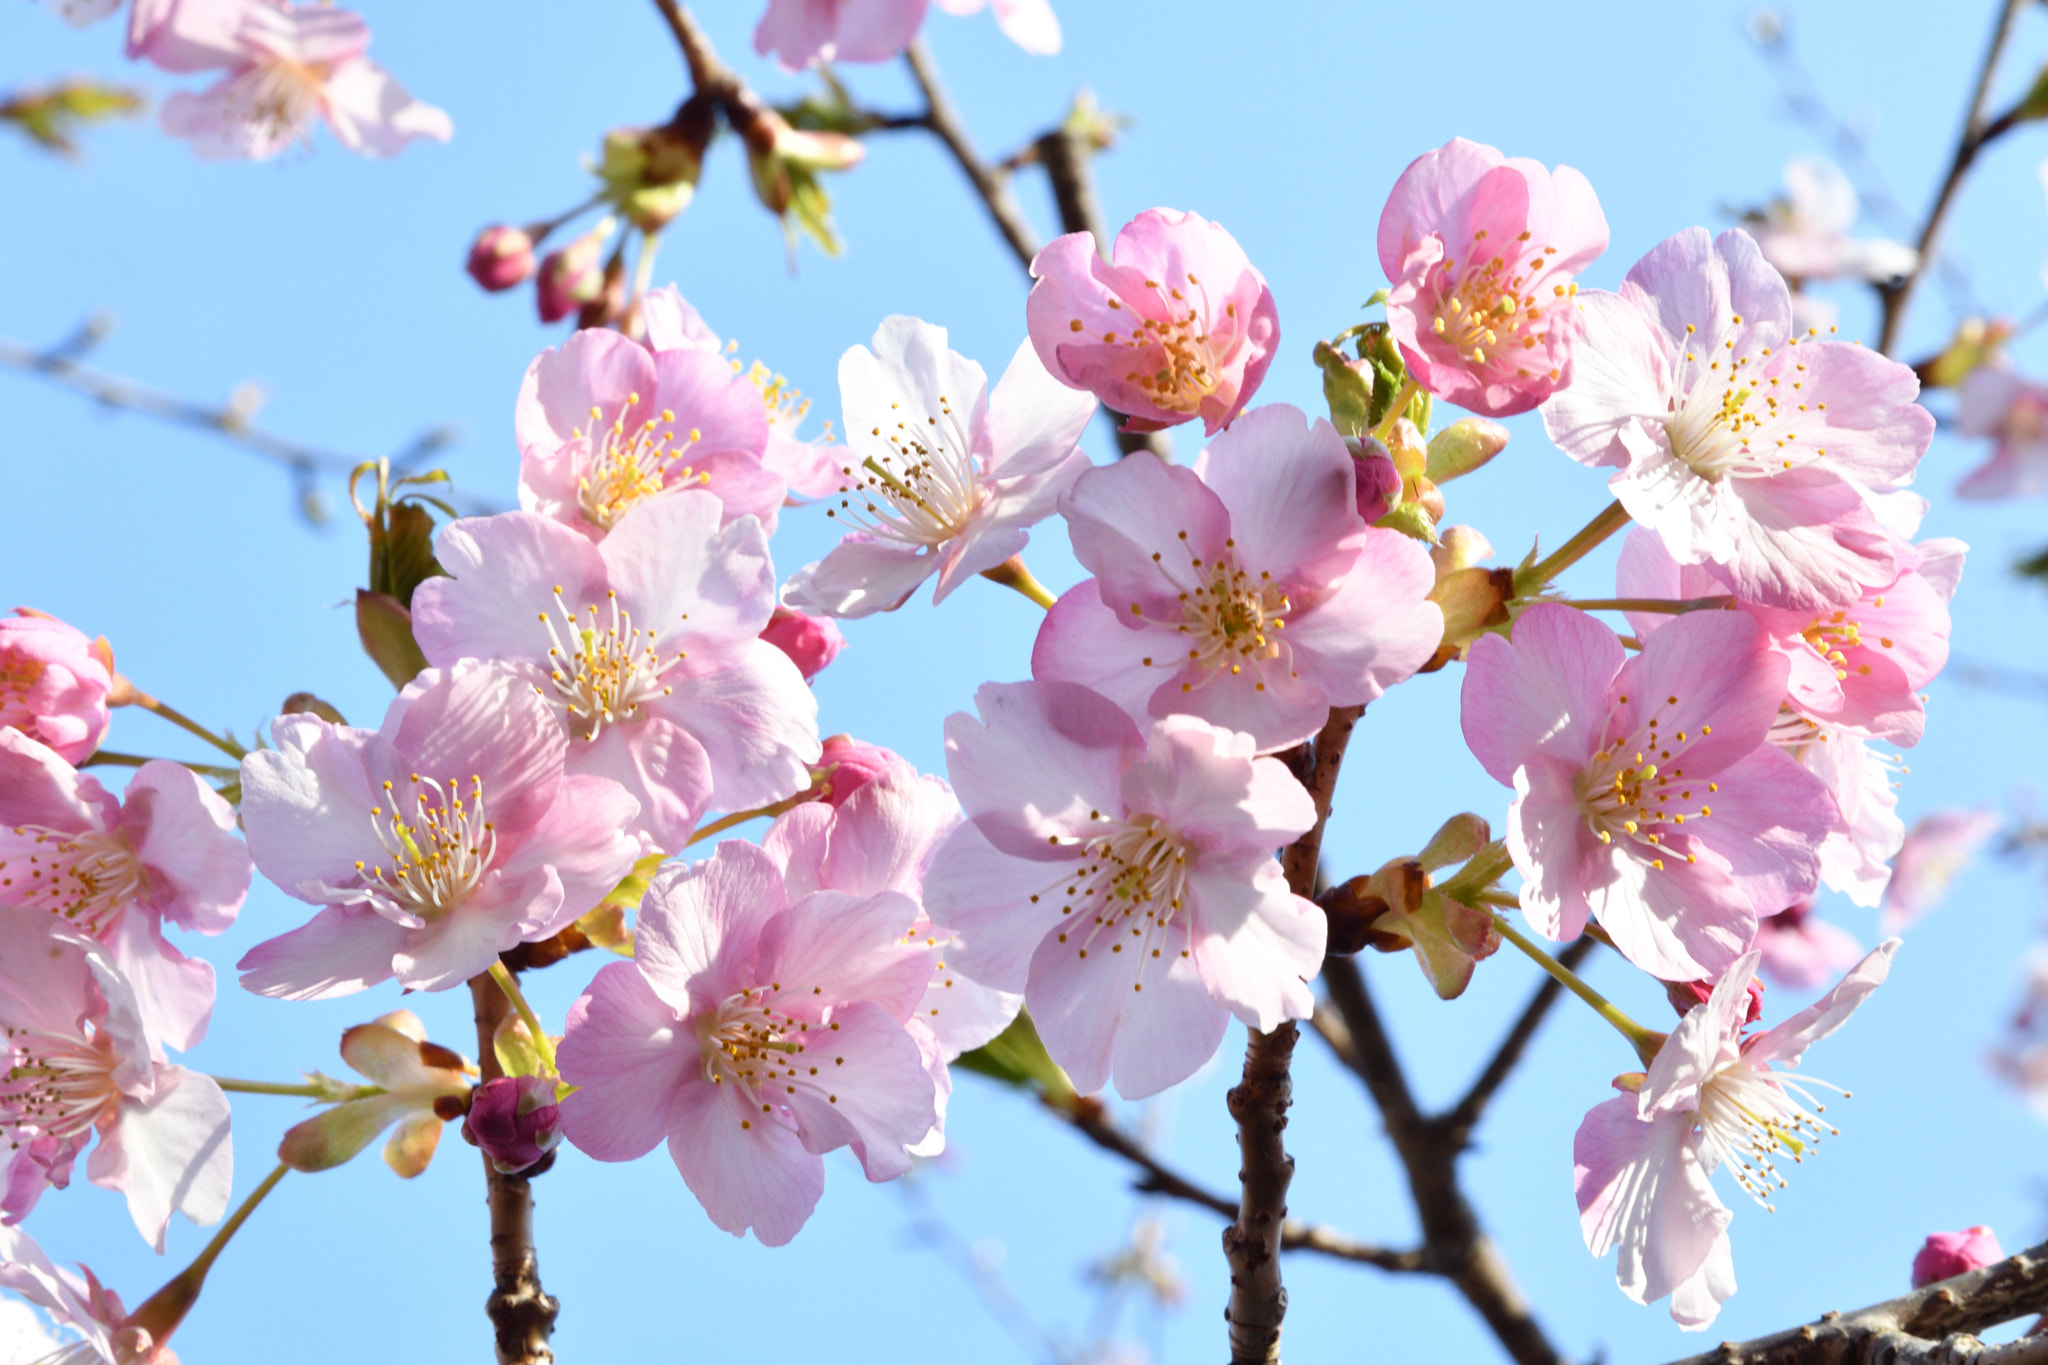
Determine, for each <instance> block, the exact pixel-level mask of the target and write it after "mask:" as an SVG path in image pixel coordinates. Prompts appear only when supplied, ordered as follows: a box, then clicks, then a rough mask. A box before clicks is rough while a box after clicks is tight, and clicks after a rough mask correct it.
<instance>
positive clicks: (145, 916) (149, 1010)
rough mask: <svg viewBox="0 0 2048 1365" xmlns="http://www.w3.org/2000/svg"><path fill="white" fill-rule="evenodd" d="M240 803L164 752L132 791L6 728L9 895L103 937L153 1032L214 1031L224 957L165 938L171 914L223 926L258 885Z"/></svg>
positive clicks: (4, 877)
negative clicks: (209, 957) (242, 831)
mask: <svg viewBox="0 0 2048 1365" xmlns="http://www.w3.org/2000/svg"><path fill="white" fill-rule="evenodd" d="M249 873H250V867H249V851H248V849H247V848H246V847H244V846H243V844H242V841H241V840H240V839H239V838H237V837H235V811H234V807H232V806H230V805H229V804H228V803H227V802H226V801H223V800H222V799H221V798H220V797H219V796H218V795H216V794H215V793H214V791H213V789H212V788H211V787H209V786H207V785H206V784H205V783H204V782H202V781H200V780H199V778H198V777H197V776H196V775H195V774H194V773H193V772H192V770H191V769H189V768H187V767H185V766H184V765H182V764H178V763H171V762H168V761H166V760H164V759H152V760H150V761H149V762H148V763H145V764H143V765H142V766H141V767H140V768H138V769H136V771H135V775H134V776H133V777H131V778H130V779H129V780H128V786H127V789H126V790H125V791H124V792H123V793H122V795H121V796H120V797H118V798H117V797H115V796H114V795H113V794H111V793H110V792H108V791H107V789H106V788H104V787H102V786H101V785H100V784H99V782H98V781H97V780H95V779H94V778H91V777H88V776H86V775H85V774H83V773H80V772H78V771H76V770H75V769H73V768H72V767H71V765H70V764H68V763H66V762H64V761H63V760H62V759H61V758H59V757H58V756H57V755H56V754H55V753H54V752H52V751H51V750H49V749H46V748H44V747H43V746H42V745H40V744H37V743H36V742H35V741H34V740H31V739H29V738H27V737H26V736H24V735H22V734H20V733H18V732H15V731H8V730H0V902H7V903H11V904H14V905H19V906H24V907H26V908H28V909H32V910H41V911H44V912H46V914H47V915H50V916H54V917H55V921H56V923H58V924H59V925H60V926H61V927H63V928H65V929H68V930H70V931H71V932H74V933H77V934H81V935H84V936H87V937H90V938H94V939H97V940H98V941H99V942H101V943H102V944H104V945H105V946H106V949H107V952H108V954H109V955H110V956H111V957H112V958H113V960H114V962H115V963H116V964H117V965H118V966H119V967H120V969H121V972H122V974H123V976H125V977H126V978H127V982H128V987H129V989H130V990H132V991H133V992H134V994H135V996H136V998H137V1000H138V1001H139V1002H140V1007H141V1009H142V1012H143V1016H144V1018H145V1020H146V1021H147V1023H148V1026H149V1028H150V1031H151V1033H152V1034H153V1036H155V1037H156V1038H158V1039H159V1040H160V1041H162V1042H163V1043H164V1044H165V1045H167V1046H169V1047H174V1048H177V1049H178V1050H179V1051H181V1052H182V1051H188V1050H190V1049H191V1048H194V1047H196V1046H198V1044H199V1040H200V1039H202V1038H204V1037H205V1036H206V1025H207V1020H208V1018H209V1016H210V1015H211V1014H212V1012H213V991H214V986H213V966H212V964H210V963H208V962H205V961H202V960H200V959H198V958H188V957H186V956H185V955H184V954H183V953H181V952H179V951H178V950H177V949H176V948H174V947H172V946H171V945H170V944H169V943H168V942H166V941H165V939H164V933H163V922H164V920H166V919H168V920H170V921H171V922H173V923H174V924H176V925H178V926H179V927H180V928H182V929H189V930H192V931H194V932H196V933H201V934H218V933H220V932H222V931H223V930H225V929H226V928H227V927H228V926H229V925H231V924H233V923H234V922H235V915H236V913H237V912H238V911H239V910H240V909H241V907H242V901H243V898H244V897H246V896H247V895H248V893H249Z"/></svg>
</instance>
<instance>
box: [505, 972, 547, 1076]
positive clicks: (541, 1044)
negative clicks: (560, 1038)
mask: <svg viewBox="0 0 2048 1365" xmlns="http://www.w3.org/2000/svg"><path fill="white" fill-rule="evenodd" d="M491 980H493V981H495V982H497V983H498V989H499V990H501V991H503V992H505V998H506V999H507V1000H510V1001H511V1002H512V1008H513V1009H515V1010H518V1011H519V1017H520V1019H521V1020H522V1021H523V1022H524V1023H525V1024H526V1028H527V1031H528V1032H529V1033H531V1034H532V1035H533V1045H534V1047H535V1048H536V1049H538V1050H539V1052H540V1060H541V1064H542V1065H544V1066H545V1067H547V1069H548V1071H549V1072H550V1073H552V1072H553V1071H554V1069H555V1044H554V1041H553V1040H552V1039H550V1038H549V1037H548V1031H547V1030H546V1029H544V1028H542V1027H541V1026H540V1016H539V1015H537V1014H535V1013H534V1012H533V1006H531V1005H529V1004H527V1003H526V997H525V995H523V994H521V992H520V990H519V980H518V978H517V977H515V976H513V975H512V973H511V972H510V971H509V970H507V969H506V967H505V964H504V963H502V962H493V963H492V964H491Z"/></svg>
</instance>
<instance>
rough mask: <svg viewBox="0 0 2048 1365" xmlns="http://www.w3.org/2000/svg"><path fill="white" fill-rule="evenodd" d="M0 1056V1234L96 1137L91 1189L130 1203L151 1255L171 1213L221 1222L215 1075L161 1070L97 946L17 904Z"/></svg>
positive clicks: (67, 1172) (2, 932)
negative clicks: (1, 1153) (0, 1176)
mask: <svg viewBox="0 0 2048 1365" xmlns="http://www.w3.org/2000/svg"><path fill="white" fill-rule="evenodd" d="M0 1054H4V1057H5V1066H4V1068H0V1134H4V1136H5V1137H6V1139H7V1141H8V1142H9V1143H10V1144H11V1145H12V1146H13V1147H14V1148H15V1149H16V1150H15V1153H14V1156H13V1158H12V1160H11V1161H10V1163H9V1165H8V1168H7V1189H6V1194H5V1198H4V1200H0V1211H4V1214H5V1221H6V1222H8V1223H16V1222H19V1221H20V1220H21V1219H22V1218H23V1217H25V1216H27V1214H28V1212H29V1210H30V1209H32V1208H34V1207H35V1204H36V1201H37V1199H38V1198H40V1197H41V1195H42V1192H43V1191H44V1190H45V1189H46V1188H49V1187H50V1186H55V1187H57V1188H59V1189H62V1188H64V1187H65V1186H66V1185H68V1184H69V1183H70V1178H71V1168H72V1164H73V1163H74V1162H75V1161H76V1160H77V1158H78V1155H79V1154H80V1153H81V1152H82V1151H84V1149H85V1146H86V1144H87V1143H88V1142H89V1141H90V1140H91V1138H92V1135H93V1134H94V1132H97V1133H98V1134H99V1139H100V1140H99V1145H98V1146H97V1147H96V1148H95V1149H94V1150H93V1153H92V1156H91V1157H90V1159H89V1160H88V1161H87V1163H86V1178H87V1179H89V1180H91V1181H92V1183H93V1184H95V1185H98V1186H100V1187H102V1188H104V1189H109V1190H119V1191H121V1192H122V1193H124V1194H125V1195H126V1196H127V1197H128V1213H129V1215H130V1216H131V1217H132V1218H133V1219H134V1220H135V1228H136V1231H138V1232H140V1233H141V1234H142V1237H143V1240H144V1241H146V1242H148V1243H150V1245H152V1246H154V1247H155V1248H156V1249H157V1251H158V1252H162V1251H163V1249H164V1229H165V1228H166V1227H167V1226H168V1225H169V1223H170V1219H171V1215H172V1214H173V1213H182V1214H184V1215H185V1216H186V1217H187V1218H189V1219H191V1220H192V1221H193V1222H195V1223H199V1224H201V1225H204V1224H207V1223H212V1222H215V1221H217V1220H218V1219H219V1218H220V1216H221V1214H222V1213H224V1212H226V1210H227V1201H228V1191H229V1188H230V1186H231V1184H232V1182H233V1176H234V1156H233V1152H232V1150H231V1147H230V1144H229V1141H228V1101H227V1097H226V1096H225V1095H223V1094H222V1093H221V1090H220V1087H219V1086H218V1085H216V1084H214V1082H213V1079H212V1078H211V1077H209V1076H205V1075H201V1074H200V1073H199V1072H196V1071H187V1070H186V1069H185V1068H183V1067H179V1066H171V1065H169V1064H168V1063H166V1062H165V1061H164V1060H163V1052H162V1049H161V1048H160V1047H159V1045H158V1043H157V1040H156V1039H155V1038H153V1037H152V1036H151V1034H150V1032H149V1027H148V1021H147V1019H146V1018H145V1017H144V1015H143V1013H142V1008H141V1002H140V1001H139V1000H137V999H136V996H135V992H134V990H133V989H131V987H130V986H129V984H128V980H127V978H126V977H124V976H123V975H122V974H121V969H120V968H119V967H118V966H117V965H115V962H114V960H113V957H112V956H111V955H110V954H109V953H108V952H107V950H106V949H105V948H103V947H102V946H101V945H100V944H98V943H97V942H95V941H93V940H92V939H88V938H84V937H81V936H79V935H75V934H71V933H66V932H62V931H53V930H52V929H51V928H50V925H49V922H48V917H47V916H46V915H44V914H43V913H42V912H41V911H38V910H32V909H25V908H22V907H17V906H8V907H0Z"/></svg>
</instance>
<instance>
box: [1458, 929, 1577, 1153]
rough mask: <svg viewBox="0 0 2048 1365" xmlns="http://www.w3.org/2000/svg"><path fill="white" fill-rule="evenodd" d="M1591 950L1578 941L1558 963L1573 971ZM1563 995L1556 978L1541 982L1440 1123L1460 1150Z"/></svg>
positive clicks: (1561, 987)
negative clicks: (1489, 1059)
mask: <svg viewBox="0 0 2048 1365" xmlns="http://www.w3.org/2000/svg"><path fill="white" fill-rule="evenodd" d="M1594 947H1595V942H1594V940H1593V939H1592V938H1591V937H1590V936H1589V937H1584V938H1580V939H1577V940H1575V941H1574V942H1572V943H1570V944H1568V945H1567V946H1566V947H1565V949H1564V951H1563V952H1561V953H1559V954H1558V955H1557V960H1558V961H1559V962H1561V963H1563V964H1564V965H1565V966H1566V967H1569V968H1572V969H1574V970H1576V969H1577V968H1578V965H1579V964H1580V963H1581V962H1584V961H1585V960H1586V957H1587V955H1588V954H1589V953H1591V952H1592V951H1593V949H1594ZM1562 994H1564V987H1563V986H1562V985H1561V984H1560V983H1559V982H1558V981H1557V979H1556V978H1555V977H1549V976H1546V977H1544V978H1543V984H1542V985H1540V986H1538V987H1537V988H1536V993H1535V994H1534V995H1532V996H1530V997H1529V1003H1528V1004H1527V1005H1526V1006H1524V1007H1523V1009H1522V1013H1521V1014H1520V1015H1519V1016H1518V1017H1517V1018H1516V1019H1515V1022H1514V1026H1513V1027H1511V1028H1510V1029H1509V1030H1508V1031H1507V1036H1505V1037H1504V1038H1502V1039H1501V1040H1500V1046H1499V1047H1498V1048H1496V1049H1495V1050H1494V1054H1493V1058H1492V1060H1491V1061H1489V1062H1487V1064H1486V1069H1485V1070H1483V1071H1481V1072H1480V1073H1479V1078H1478V1079H1477V1080H1475V1081H1473V1082H1472V1088H1471V1089H1470V1090H1467V1091H1466V1092H1465V1097H1464V1098H1463V1099H1461V1100H1459V1101H1458V1102H1457V1103H1456V1104H1454V1105H1452V1106H1451V1108H1450V1109H1449V1110H1448V1111H1446V1113H1445V1114H1444V1116H1443V1122H1444V1124H1445V1126H1446V1127H1448V1128H1449V1129H1450V1130H1451V1132H1452V1133H1453V1134H1454V1135H1455V1136H1456V1138H1457V1142H1458V1145H1459V1146H1461V1147H1462V1146H1464V1145H1465V1143H1466V1142H1467V1140H1468V1139H1469V1137H1470V1134H1471V1132H1472V1130H1473V1129H1474V1128H1475V1127H1477V1126H1478V1125H1479V1120H1480V1118H1481V1117H1482V1116H1483V1115H1484V1114H1485V1113H1486V1106H1487V1105H1488V1104H1489V1103H1491V1102H1492V1100H1493V1097H1494V1094H1495V1093H1496V1092H1497V1091H1499V1089H1500V1088H1501V1086H1502V1085H1503V1084H1504V1083H1505V1082H1506V1081H1507V1078H1508V1076H1509V1075H1510V1074H1511V1073H1512V1072H1513V1071H1514V1069H1515V1067H1516V1066H1517V1065H1518V1064H1519V1063H1520V1062H1521V1060H1522V1054H1523V1053H1524V1052H1525V1051H1527V1050H1528V1047H1529V1043H1530V1040H1531V1039H1533V1038H1535V1036H1536V1030H1537V1029H1539V1028H1541V1027H1542V1026H1543V1020H1544V1018H1545V1016H1547V1015H1548V1014H1549V1013H1550V1009H1551V1006H1553V1005H1555V1004H1556V1003H1557V1000H1558V997H1559V996H1560V995H1562Z"/></svg>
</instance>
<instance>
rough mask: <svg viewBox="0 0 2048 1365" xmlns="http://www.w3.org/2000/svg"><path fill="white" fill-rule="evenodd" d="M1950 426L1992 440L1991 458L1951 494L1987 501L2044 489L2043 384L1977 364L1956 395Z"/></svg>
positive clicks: (2047, 415) (2047, 441) (2047, 426)
mask: <svg viewBox="0 0 2048 1365" xmlns="http://www.w3.org/2000/svg"><path fill="white" fill-rule="evenodd" d="M1956 428H1957V430H1959V431H1960V432H1961V433H1962V434H1963V435H1965V436H1977V437H1988V438H1990V439H1992V440H1994V441H1996V442H1997V444H1996V446H1994V447H1993V449H1992V452H1991V458H1990V459H1989V460H1987V461H1985V462H1984V463H1983V464H1981V465H1979V466H1978V467H1977V468H1975V469H1973V470H1971V471H1970V472H1969V473H1968V474H1966V475H1964V476H1963V481H1962V482H1961V483H1959V484H1957V485H1956V496H1957V497H1959V498H1971V499H1974V500H1977V501H1985V502H1988V501H1993V500H1996V499H1999V498H2031V497H2037V496H2039V495H2040V494H2042V493H2048V388H2044V387H2042V386H2041V385H2039V384H2036V383H2034V382H2033V381H2031V380H2028V379H2024V378H2022V377H2021V376H2019V375H2017V374H2015V373H2013V371H2011V370H2010V369H2007V368H2005V367H2004V366H2002V365H1997V364H1992V365H1979V366H1978V367H1977V368H1976V369H1974V370H1971V371H1970V373H1969V375H1968V377H1967V378H1965V379H1964V380H1963V384H1962V390H1961V392H1960V393H1959V394H1958V395H1957V401H1956Z"/></svg>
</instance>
